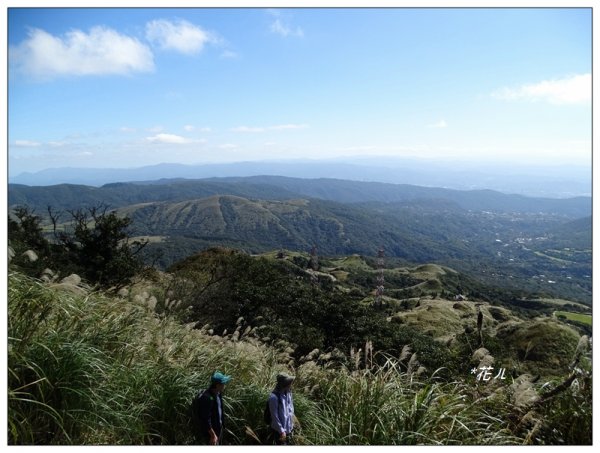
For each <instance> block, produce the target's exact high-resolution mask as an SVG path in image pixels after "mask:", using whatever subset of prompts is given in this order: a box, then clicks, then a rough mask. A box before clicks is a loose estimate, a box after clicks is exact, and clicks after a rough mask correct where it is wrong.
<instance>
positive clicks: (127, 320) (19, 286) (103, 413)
mask: <svg viewBox="0 0 600 453" xmlns="http://www.w3.org/2000/svg"><path fill="white" fill-rule="evenodd" d="M8 283H9V285H8V296H9V297H8V427H7V428H8V441H9V443H10V444H47V445H59V444H60V445H82V444H84V445H97V444H102V445H150V444H170V445H185V444H191V443H193V435H192V429H191V425H190V423H191V419H190V413H189V405H190V402H191V399H192V397H193V396H194V394H196V393H197V392H198V390H200V389H202V388H205V387H206V385H207V383H208V380H209V376H210V375H211V373H212V372H213V371H215V370H217V369H218V370H220V371H222V372H223V373H226V374H231V375H232V376H233V380H232V381H231V383H230V384H229V385H228V386H227V389H226V392H225V411H226V413H227V424H226V436H225V443H230V444H258V443H261V442H264V439H265V435H266V433H267V431H268V427H267V426H265V424H264V422H263V410H264V407H265V402H266V399H267V396H268V394H269V392H270V391H271V389H272V388H273V384H274V380H275V376H276V374H277V373H278V372H279V371H284V370H285V371H288V372H292V373H294V374H296V376H297V379H296V382H295V384H294V402H295V407H296V415H297V418H298V424H297V429H296V442H297V443H298V444H306V445H390V444H403V445H406V444H434V445H436V444H495V445H500V444H514V443H522V442H523V438H522V437H519V436H515V435H514V434H513V432H512V431H511V429H510V426H509V422H508V421H507V420H506V419H505V417H503V416H502V415H501V414H502V413H503V411H510V407H508V406H503V404H505V403H500V404H496V405H491V404H490V403H489V402H486V401H483V402H482V401H481V398H479V397H478V396H473V389H472V388H471V387H469V386H468V385H467V384H466V383H464V382H461V381H456V382H448V381H443V380H441V379H437V378H436V373H433V375H432V376H428V377H425V376H424V375H421V376H417V373H415V372H414V371H413V370H412V367H409V366H407V364H408V362H409V358H408V355H407V354H404V356H403V357H401V358H400V359H395V358H392V357H383V358H380V357H375V359H376V360H374V361H373V360H371V361H370V362H369V365H368V366H367V368H366V369H364V368H359V369H353V370H348V369H346V368H343V367H341V368H340V367H339V366H336V367H333V366H331V367H330V366H327V364H325V365H324V364H322V363H319V364H317V363H315V362H314V361H312V360H311V361H306V362H305V363H304V364H302V365H301V366H299V367H297V368H293V367H292V363H291V361H290V359H291V357H290V356H289V352H290V351H285V350H282V349H275V348H273V347H270V346H267V345H264V344H262V343H260V342H259V341H258V340H256V339H254V338H252V337H251V336H244V334H243V332H242V333H240V332H237V333H234V335H230V336H229V337H228V338H224V337H221V336H217V335H210V334H209V333H208V332H207V331H205V330H204V329H200V330H198V329H192V328H191V326H184V325H181V324H180V323H179V322H177V321H176V320H175V319H171V318H169V317H168V316H165V315H158V314H156V313H155V312H154V311H153V310H152V309H151V308H150V307H148V305H147V304H144V303H143V302H140V301H136V300H134V299H122V298H121V299H119V298H112V297H108V296H106V295H103V294H100V293H90V294H88V295H84V296H82V295H75V294H72V293H69V292H65V291H56V290H54V289H51V288H49V287H47V286H45V285H44V284H43V283H41V282H39V281H37V280H34V279H31V278H29V277H26V276H23V275H21V274H19V273H11V274H10V275H9V278H8ZM249 330H250V329H246V330H244V332H248V331H249ZM379 359H381V360H379ZM413 361H415V360H413ZM373 363H379V364H378V365H373ZM499 414H500V415H499Z"/></svg>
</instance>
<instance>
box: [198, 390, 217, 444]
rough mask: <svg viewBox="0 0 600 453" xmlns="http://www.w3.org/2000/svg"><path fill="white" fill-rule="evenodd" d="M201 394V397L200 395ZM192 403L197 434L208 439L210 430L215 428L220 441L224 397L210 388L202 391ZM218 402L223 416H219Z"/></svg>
mask: <svg viewBox="0 0 600 453" xmlns="http://www.w3.org/2000/svg"><path fill="white" fill-rule="evenodd" d="M198 396H199V397H198ZM198 396H197V397H196V398H195V399H194V402H193V404H192V414H193V419H194V427H195V429H196V435H197V436H199V437H200V438H201V439H208V438H209V434H208V430H209V429H210V428H212V429H213V431H214V432H215V434H216V435H217V437H218V438H219V443H220V440H221V435H222V433H223V397H222V396H221V394H220V393H218V394H215V393H213V392H211V390H210V389H207V390H204V391H201V392H200V393H198ZM218 402H220V403H221V416H220V417H219V407H218Z"/></svg>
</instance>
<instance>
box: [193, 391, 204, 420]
mask: <svg viewBox="0 0 600 453" xmlns="http://www.w3.org/2000/svg"><path fill="white" fill-rule="evenodd" d="M203 393H204V390H200V391H199V392H198V393H196V395H195V396H194V397H193V398H192V404H190V409H191V413H192V420H193V421H194V424H197V423H198V422H199V420H200V398H201V397H202V394H203Z"/></svg>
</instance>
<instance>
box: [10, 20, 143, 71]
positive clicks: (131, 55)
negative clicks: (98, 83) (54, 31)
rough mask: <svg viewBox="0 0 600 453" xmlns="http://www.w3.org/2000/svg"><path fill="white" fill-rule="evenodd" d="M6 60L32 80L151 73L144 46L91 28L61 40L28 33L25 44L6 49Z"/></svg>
mask: <svg viewBox="0 0 600 453" xmlns="http://www.w3.org/2000/svg"><path fill="white" fill-rule="evenodd" d="M10 59H11V61H12V63H13V64H14V65H15V67H16V68H17V69H18V70H20V71H21V72H24V73H26V74H29V75H31V76H33V77H36V78H52V77H55V76H64V75H76V76H83V75H92V74H95V75H105V74H106V75H108V74H119V75H128V74H132V73H135V72H150V71H153V70H154V58H153V55H152V51H151V50H150V49H149V48H148V47H147V46H145V45H144V44H142V43H141V42H140V41H138V40H137V39H135V38H132V37H129V36H125V35H122V34H120V33H118V32H116V31H114V30H111V29H109V28H105V27H94V28H92V29H91V30H90V32H89V33H85V32H83V31H81V30H72V31H70V32H68V33H66V34H65V35H64V37H57V36H53V35H51V34H49V33H47V32H45V31H44V30H40V29H37V28H35V29H32V30H30V31H29V36H28V38H27V39H26V40H25V41H23V42H22V43H21V44H19V45H18V46H16V47H13V48H11V49H10Z"/></svg>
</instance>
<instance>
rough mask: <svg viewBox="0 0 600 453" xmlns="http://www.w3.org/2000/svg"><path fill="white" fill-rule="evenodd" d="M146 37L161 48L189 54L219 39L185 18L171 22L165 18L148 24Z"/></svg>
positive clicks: (195, 52) (197, 51)
mask: <svg viewBox="0 0 600 453" xmlns="http://www.w3.org/2000/svg"><path fill="white" fill-rule="evenodd" d="M146 38H147V39H148V41H150V42H151V43H152V44H154V45H157V46H159V47H160V48H161V49H164V50H174V51H177V52H181V53H183V54H187V55H193V54H197V53H199V52H200V51H202V49H203V48H204V45H205V44H207V43H211V42H216V41H217V39H216V38H215V37H214V36H213V35H212V34H211V33H209V32H207V31H205V30H203V29H202V28H200V27H198V26H196V25H193V24H191V23H189V22H187V21H185V20H180V21H178V22H170V21H168V20H164V19H160V20H153V21H152V22H148V23H147V24H146Z"/></svg>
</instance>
